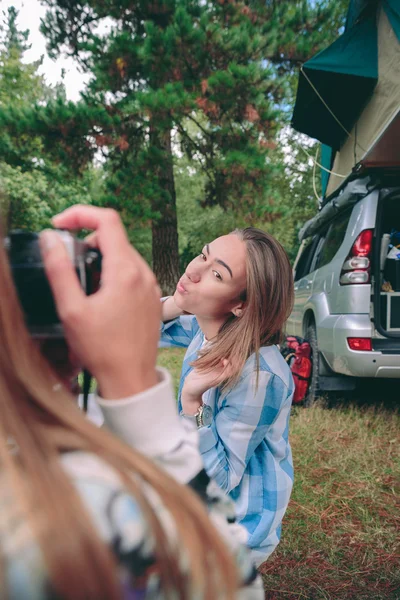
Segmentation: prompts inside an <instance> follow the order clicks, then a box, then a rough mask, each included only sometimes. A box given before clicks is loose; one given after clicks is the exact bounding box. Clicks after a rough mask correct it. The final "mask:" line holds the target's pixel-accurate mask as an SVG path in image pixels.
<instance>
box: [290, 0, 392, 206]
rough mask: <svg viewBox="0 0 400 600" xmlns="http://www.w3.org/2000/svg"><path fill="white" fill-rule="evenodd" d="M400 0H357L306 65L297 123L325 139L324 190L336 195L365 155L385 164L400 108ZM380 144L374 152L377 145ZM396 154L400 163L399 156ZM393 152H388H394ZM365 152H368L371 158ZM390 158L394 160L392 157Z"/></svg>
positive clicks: (294, 121) (299, 96)
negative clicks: (337, 29) (389, 132)
mask: <svg viewBox="0 0 400 600" xmlns="http://www.w3.org/2000/svg"><path fill="white" fill-rule="evenodd" d="M399 40H400V0H351V1H350V5H349V10H348V14H347V20H346V28H345V32H344V33H343V35H341V36H340V37H339V38H338V39H337V40H336V41H335V42H334V43H333V44H332V45H331V46H329V48H327V49H326V50H323V51H322V52H320V53H319V54H317V55H316V56H315V57H314V58H312V59H311V60H309V61H308V62H306V63H305V64H304V65H303V68H302V71H301V73H300V76H299V86H298V92H297V99H296V105H295V110H294V114H293V121H292V124H293V127H295V129H297V130H298V131H301V132H302V133H306V134H307V135H309V136H311V137H314V138H316V139H318V140H320V141H321V142H323V146H322V157H321V161H322V165H323V166H324V167H325V168H327V169H329V170H332V171H333V173H337V174H338V176H335V175H334V174H332V175H330V176H329V174H328V173H327V172H326V171H323V172H322V173H323V174H322V184H323V193H324V194H325V193H326V195H327V196H331V195H332V194H333V192H335V190H336V189H337V188H338V187H339V186H340V185H341V184H342V183H343V177H347V176H348V175H349V174H350V173H351V172H352V170H353V169H354V167H355V166H356V165H358V164H359V163H360V162H362V161H364V162H363V164H364V165H366V166H369V167H370V166H371V165H372V164H375V165H377V164H378V163H379V164H380V166H383V163H384V162H385V160H386V158H384V156H383V155H381V156H380V157H379V159H378V157H377V154H376V153H377V151H378V148H379V149H381V148H382V144H381V145H380V146H377V142H378V140H382V139H385V140H386V142H385V155H386V157H388V153H387V148H388V147H392V148H393V143H394V139H396V138H397V137H398V136H397V135H394V134H393V135H391V136H390V140H391V141H390V144H388V143H387V140H388V137H387V136H384V138H383V137H382V136H383V134H384V132H385V130H386V129H388V128H390V127H396V131H398V123H399V121H398V119H397V118H396V115H397V114H398V113H399V111H400V41H399ZM373 148H374V160H373V161H372V160H367V157H369V158H370V159H371V158H372V155H371V151H372V149H373ZM389 158H390V163H391V166H393V157H389ZM389 158H388V160H389ZM364 159H365V160H364ZM388 166H389V165H388Z"/></svg>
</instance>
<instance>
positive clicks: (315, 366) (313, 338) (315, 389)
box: [304, 323, 319, 408]
mask: <svg viewBox="0 0 400 600" xmlns="http://www.w3.org/2000/svg"><path fill="white" fill-rule="evenodd" d="M304 336H305V338H306V340H307V341H308V343H309V344H310V346H311V350H312V370H311V379H310V385H309V388H308V393H307V396H306V398H305V400H304V406H305V407H307V408H309V407H310V406H312V405H313V404H314V402H315V401H316V399H317V398H318V396H319V352H318V339H317V331H316V328H315V325H314V323H310V324H309V325H308V326H307V329H306V330H305V334H304Z"/></svg>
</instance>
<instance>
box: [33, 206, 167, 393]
mask: <svg viewBox="0 0 400 600" xmlns="http://www.w3.org/2000/svg"><path fill="white" fill-rule="evenodd" d="M53 223H54V225H55V226H56V227H59V228H62V229H70V230H79V229H92V230H95V232H96V241H97V245H98V247H99V249H100V251H101V253H102V255H103V260H102V275H101V287H100V289H99V290H98V291H97V292H96V293H95V294H93V295H92V296H86V295H85V293H84V291H83V290H82V288H81V286H80V283H79V281H78V278H77V275H76V273H75V269H74V267H73V265H72V263H71V261H70V259H69V256H68V254H67V251H66V249H65V247H64V244H63V243H62V241H61V239H60V237H59V236H58V234H57V233H56V232H54V231H45V232H43V233H42V234H41V242H40V243H41V249H42V254H43V260H44V264H45V269H46V273H47V277H48V279H49V282H50V285H51V288H52V291H53V295H54V298H55V302H56V305H57V311H58V314H59V317H60V319H61V321H62V322H63V325H64V328H65V334H66V338H67V342H68V344H69V346H70V348H71V350H72V351H73V352H74V353H75V354H76V355H77V356H78V358H79V359H80V360H81V361H82V364H83V365H84V366H85V368H87V369H88V370H89V371H90V372H91V373H92V375H93V376H94V377H95V378H96V379H97V381H98V383H99V387H100V391H101V394H102V396H103V398H113V399H117V398H124V397H127V396H130V395H132V394H136V393H139V392H141V391H143V390H145V389H147V388H149V387H151V386H153V385H155V384H156V383H157V373H156V368H155V366H156V357H157V343H158V339H159V322H160V319H161V305H160V290H159V288H158V286H157V282H156V279H155V277H154V274H153V273H152V271H151V269H150V268H149V267H148V265H147V263H146V262H145V261H144V260H143V259H142V257H141V256H140V255H139V254H138V252H136V250H134V248H133V247H132V246H131V245H130V243H129V241H128V238H127V236H126V233H125V229H124V227H123V225H122V223H121V220H120V218H119V216H118V214H117V213H116V212H115V211H113V210H110V209H103V208H97V207H93V206H79V205H77V206H73V207H71V208H69V209H67V210H66V211H64V212H63V213H61V214H60V215H57V216H56V217H55V218H54V219H53Z"/></svg>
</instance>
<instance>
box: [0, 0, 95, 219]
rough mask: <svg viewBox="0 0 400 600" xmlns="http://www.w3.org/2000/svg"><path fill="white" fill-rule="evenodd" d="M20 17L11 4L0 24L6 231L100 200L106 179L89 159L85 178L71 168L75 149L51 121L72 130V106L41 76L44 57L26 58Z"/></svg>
mask: <svg viewBox="0 0 400 600" xmlns="http://www.w3.org/2000/svg"><path fill="white" fill-rule="evenodd" d="M17 16H18V13H17V11H16V10H15V9H14V8H10V9H9V10H8V13H7V15H6V16H5V20H4V22H3V24H2V25H1V27H0V185H1V217H2V220H3V222H4V223H5V228H6V229H16V228H22V229H29V230H34V231H35V230H40V229H43V228H44V227H48V226H49V225H50V218H51V216H53V215H54V214H55V213H57V212H58V211H60V210H62V209H64V208H66V207H67V206H70V205H71V204H74V203H77V202H81V203H88V202H91V201H93V200H97V201H101V198H102V196H103V194H104V190H103V187H104V183H103V176H102V171H101V169H95V168H93V167H91V166H90V167H89V168H87V162H88V161H87V160H85V168H84V169H82V171H81V174H80V175H81V176H80V177H77V176H76V174H75V173H74V172H73V171H71V170H69V169H68V166H69V163H68V156H70V155H69V154H68V151H69V150H70V147H69V146H68V148H67V147H66V146H65V145H63V143H62V142H63V139H62V138H61V136H60V135H59V139H58V140H56V138H57V130H55V131H53V132H51V131H49V127H48V125H49V122H50V121H51V122H52V123H54V121H55V120H56V118H57V119H58V123H59V124H60V127H62V128H63V129H66V130H68V128H69V127H70V126H71V125H70V119H69V118H68V117H69V115H68V113H67V111H68V109H70V105H68V104H67V103H66V102H65V93H64V90H63V89H62V87H61V86H58V88H56V89H53V88H51V87H49V86H47V85H46V83H45V81H44V78H43V77H42V76H41V75H39V74H38V69H39V67H40V65H41V62H42V61H41V60H39V61H35V62H33V63H24V62H23V55H24V52H25V51H26V50H27V49H29V45H28V43H27V40H28V35H29V31H19V30H18V28H17V25H16V20H17ZM33 106H36V108H35V111H34V112H32V108H33ZM44 113H45V114H44ZM84 119H85V114H83V115H82V120H84ZM81 122H82V121H81ZM43 132H45V135H42V134H43ZM60 138H61V139H60ZM49 140H51V141H49ZM56 141H57V142H58V143H57V152H55V151H54V147H55V142H56ZM80 148H81V144H79V149H80ZM72 149H73V150H78V149H77V148H75V147H73V148H72ZM90 151H91V148H90V147H89V150H86V152H87V153H88V152H89V153H90ZM77 156H78V157H79V153H78V155H77ZM77 156H74V161H75V163H76V162H77ZM91 156H93V152H92V155H91Z"/></svg>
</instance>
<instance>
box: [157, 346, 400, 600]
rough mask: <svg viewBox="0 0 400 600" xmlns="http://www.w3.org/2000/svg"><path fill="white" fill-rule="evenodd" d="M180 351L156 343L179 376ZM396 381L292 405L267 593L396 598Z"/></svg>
mask: <svg viewBox="0 0 400 600" xmlns="http://www.w3.org/2000/svg"><path fill="white" fill-rule="evenodd" d="M182 358H183V351H182V350H180V349H164V350H161V351H160V355H159V363H160V364H162V365H163V366H166V367H167V368H169V369H170V371H171V373H172V375H173V377H174V381H175V383H176V384H177V381H178V380H179V373H180V368H181V364H182ZM399 384H400V382H399ZM398 387H399V386H396V385H393V393H392V398H384V397H383V396H382V394H383V390H384V388H383V387H382V383H380V384H379V386H377V387H376V388H374V389H373V392H372V394H373V395H374V397H373V401H371V395H370V396H369V398H368V401H365V399H360V398H354V397H353V399H352V400H351V401H350V400H348V401H347V402H344V401H336V402H334V403H331V404H330V405H328V404H327V403H324V402H319V403H317V404H316V405H315V406H314V407H312V408H310V409H303V408H301V407H294V408H293V412H292V417H291V434H290V439H291V444H292V449H293V456H294V464H295V485H294V490H293V494H292V499H291V502H290V505H289V508H288V510H287V513H286V515H285V518H284V521H283V531H282V539H281V543H280V545H279V546H278V549H277V550H276V552H275V553H274V554H273V555H272V556H271V558H270V559H269V560H268V562H266V563H264V565H262V566H261V568H260V571H261V573H262V576H263V578H264V583H265V598H266V600H292V599H293V600H295V599H296V600H297V599H299V600H300V599H302V600H342V599H343V600H345V599H346V600H350V599H354V600H356V599H357V600H365V599H371V600H372V599H374V600H380V599H382V600H383V599H385V600H387V599H389V600H399V599H400V510H399V509H400V502H399V499H400V415H399V411H398V409H397V407H396V403H397V401H398V400H397V399H398V398H399V391H398ZM396 388H397V389H396ZM363 398H364V396H363ZM393 399H394V401H393ZM381 400H382V401H381ZM397 406H398V405H397Z"/></svg>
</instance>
